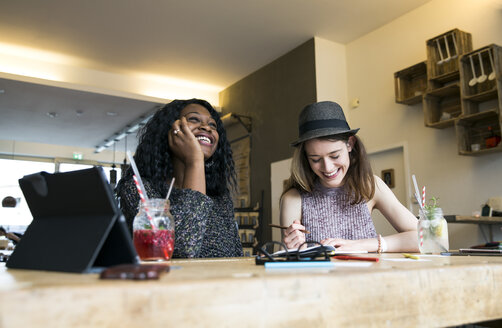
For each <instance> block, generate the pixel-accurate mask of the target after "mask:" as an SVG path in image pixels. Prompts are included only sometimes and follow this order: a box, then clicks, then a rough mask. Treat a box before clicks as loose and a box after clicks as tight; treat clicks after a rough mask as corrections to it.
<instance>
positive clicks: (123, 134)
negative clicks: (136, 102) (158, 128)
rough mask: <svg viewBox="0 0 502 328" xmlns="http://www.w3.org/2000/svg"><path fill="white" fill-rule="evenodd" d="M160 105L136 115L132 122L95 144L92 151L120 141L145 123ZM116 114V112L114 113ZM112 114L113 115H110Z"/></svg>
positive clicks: (95, 151) (97, 151)
mask: <svg viewBox="0 0 502 328" xmlns="http://www.w3.org/2000/svg"><path fill="white" fill-rule="evenodd" d="M160 108H162V106H155V107H154V108H153V109H152V110H151V111H150V112H147V113H145V114H143V115H141V116H140V117H138V118H137V119H136V120H134V121H133V122H131V123H129V124H127V125H126V126H125V127H124V128H122V129H121V130H120V131H118V132H116V133H114V134H113V135H112V136H110V137H109V138H107V139H105V140H104V141H103V142H102V143H100V144H99V145H97V146H96V149H95V150H94V153H99V152H101V151H103V150H104V149H106V148H108V147H111V146H112V145H113V144H114V143H115V142H117V141H120V140H121V139H123V138H125V137H126V136H127V135H128V134H130V133H133V132H135V131H137V130H138V129H139V128H140V127H142V126H143V125H145V124H146V122H148V120H150V118H151V117H152V116H153V115H154V114H155V113H156V112H157V111H158V110H159V109H160ZM109 113H114V112H107V113H106V114H107V115H109ZM115 115H116V113H115ZM111 116H113V115H111Z"/></svg>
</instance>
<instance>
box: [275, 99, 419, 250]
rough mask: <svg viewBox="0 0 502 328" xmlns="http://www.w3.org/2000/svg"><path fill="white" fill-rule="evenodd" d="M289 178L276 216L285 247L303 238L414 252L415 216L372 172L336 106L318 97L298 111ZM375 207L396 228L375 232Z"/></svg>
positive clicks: (342, 247) (348, 247)
mask: <svg viewBox="0 0 502 328" xmlns="http://www.w3.org/2000/svg"><path fill="white" fill-rule="evenodd" d="M298 125H299V135H300V137H299V139H298V140H297V141H295V142H294V143H293V144H292V145H293V146H295V147H296V148H295V151H294V155H293V161H292V164H291V177H290V178H289V180H288V183H287V184H286V186H285V188H284V192H283V194H282V197H281V210H280V220H281V224H282V225H285V226H288V229H286V230H285V231H284V233H283V241H284V243H285V244H286V246H287V247H288V248H297V247H299V246H300V245H302V244H303V243H304V242H305V240H306V236H305V234H304V233H303V232H302V230H303V231H305V230H308V231H310V232H311V234H310V235H308V236H307V238H308V239H309V240H312V241H318V242H321V243H322V244H324V245H332V246H334V247H336V248H337V249H340V250H343V251H351V250H366V251H368V252H379V253H380V252H382V251H389V252H404V251H408V252H418V242H417V231H416V230H417V219H416V218H415V216H414V215H413V214H412V213H411V212H410V211H409V210H408V209H407V208H406V207H404V206H403V205H402V204H401V203H400V202H399V200H398V199H397V198H396V196H394V194H393V193H392V191H391V190H390V189H389V187H388V186H387V185H386V184H385V183H384V182H383V181H382V179H380V178H379V177H378V176H374V175H373V173H372V170H371V165H370V163H369V160H368V158H367V155H366V151H365V148H364V145H363V143H362V141H361V139H359V138H358V137H357V136H356V133H357V132H358V131H359V129H352V130H351V129H350V127H349V125H348V123H347V121H346V119H345V115H344V113H343V110H342V108H341V107H340V106H339V105H338V104H337V103H334V102H331V101H323V102H319V103H314V104H311V105H308V106H306V107H305V108H304V109H303V111H302V112H301V113H300V118H299V124H298ZM373 209H378V210H379V211H380V212H381V213H382V214H383V215H384V216H385V217H386V219H387V220H388V221H389V222H390V224H391V225H392V226H393V227H394V228H395V229H396V230H397V232H398V233H396V234H393V235H390V236H386V237H385V239H384V238H383V237H382V236H381V235H378V234H377V233H376V231H375V226H374V224H373V221H372V219H371V212H372V210H373Z"/></svg>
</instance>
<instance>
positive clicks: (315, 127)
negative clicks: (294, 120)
mask: <svg viewBox="0 0 502 328" xmlns="http://www.w3.org/2000/svg"><path fill="white" fill-rule="evenodd" d="M357 131H359V129H352V130H351V129H350V127H349V123H347V120H346V119H345V115H344V114H343V109H342V107H340V105H338V104H337V103H336V102H333V101H321V102H317V103H313V104H310V105H307V106H306V107H305V108H304V109H303V110H302V111H301V113H300V117H299V119H298V136H299V137H298V140H296V141H294V142H293V143H291V146H295V147H296V146H298V145H299V144H300V143H302V142H304V141H307V140H310V139H314V138H319V137H325V136H330V135H336V134H342V133H348V134H353V135H354V134H356V133H357Z"/></svg>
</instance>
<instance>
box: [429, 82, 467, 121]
mask: <svg viewBox="0 0 502 328" xmlns="http://www.w3.org/2000/svg"><path fill="white" fill-rule="evenodd" d="M423 110H424V123H425V126H427V127H430V128H437V129H444V128H446V127H449V126H453V124H454V123H455V119H456V118H457V117H459V116H460V115H461V113H462V108H461V103H460V86H459V84H458V83H454V84H450V85H447V86H444V87H442V88H439V89H434V90H432V91H428V92H427V93H426V94H425V96H424V102H423Z"/></svg>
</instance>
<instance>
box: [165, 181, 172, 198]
mask: <svg viewBox="0 0 502 328" xmlns="http://www.w3.org/2000/svg"><path fill="white" fill-rule="evenodd" d="M173 185H174V177H173V179H172V180H171V185H170V186H169V190H168V191H167V196H166V200H168V199H169V195H171V191H172V190H173Z"/></svg>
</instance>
